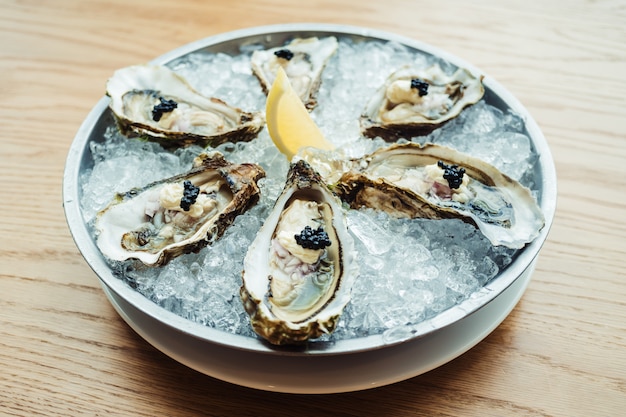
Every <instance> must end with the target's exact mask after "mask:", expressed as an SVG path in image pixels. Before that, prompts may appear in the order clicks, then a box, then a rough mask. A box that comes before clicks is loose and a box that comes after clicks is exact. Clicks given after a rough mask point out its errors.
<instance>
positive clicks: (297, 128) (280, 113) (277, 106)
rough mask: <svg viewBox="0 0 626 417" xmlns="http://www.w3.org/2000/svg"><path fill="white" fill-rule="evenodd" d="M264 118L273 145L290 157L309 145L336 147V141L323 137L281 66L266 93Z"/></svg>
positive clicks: (320, 147)
mask: <svg viewBox="0 0 626 417" xmlns="http://www.w3.org/2000/svg"><path fill="white" fill-rule="evenodd" d="M265 119H266V124H267V130H268V132H269V134H270V137H271V138H272V141H273V142H274V145H275V146H276V147H277V148H278V150H279V151H281V152H282V153H283V154H284V155H285V156H286V157H287V159H289V160H291V158H292V157H293V156H294V155H295V154H296V153H298V150H299V149H300V148H303V147H306V146H310V147H314V148H317V149H322V150H332V149H334V146H333V144H332V143H330V142H328V141H327V140H326V139H325V138H324V135H323V134H322V132H321V131H320V129H319V127H317V125H316V124H315V122H314V121H313V119H311V116H310V115H309V112H308V111H307V109H306V108H305V107H304V103H302V100H301V99H300V97H298V95H297V94H296V92H295V91H294V90H293V88H292V87H291V83H290V82H289V78H287V74H285V71H284V70H283V69H282V68H281V67H279V68H278V73H277V74H276V79H275V80H274V83H273V84H272V88H271V89H270V91H269V93H268V94H267V102H266V104H265Z"/></svg>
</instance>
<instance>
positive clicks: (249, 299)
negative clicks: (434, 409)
mask: <svg viewBox="0 0 626 417" xmlns="http://www.w3.org/2000/svg"><path fill="white" fill-rule="evenodd" d="M354 258H355V251H354V242H353V240H352V237H351V236H350V234H349V233H348V230H347V227H346V222H345V217H344V212H343V209H342V207H341V201H339V199H338V198H337V197H336V196H334V195H333V194H332V193H331V192H330V191H329V190H328V188H327V187H326V185H325V184H324V182H323V181H322V179H321V177H320V176H319V175H318V174H317V173H316V172H315V171H313V169H312V168H311V167H310V166H309V164H307V163H306V162H305V161H303V160H300V161H298V162H296V163H294V164H292V165H291V167H290V171H289V174H288V178H287V182H286V184H285V188H284V190H283V192H282V194H281V195H280V196H279V198H278V199H277V201H276V203H275V206H274V208H273V210H272V212H271V213H270V215H269V216H268V218H267V219H266V220H265V223H264V224H263V226H262V227H261V229H260V231H259V233H258V234H257V236H256V238H255V240H254V242H253V243H252V245H251V246H250V248H249V249H248V253H247V254H246V257H245V260H244V271H243V274H242V277H243V284H242V286H241V290H240V295H241V299H242V301H243V305H244V308H245V310H246V312H247V313H248V314H249V316H250V322H251V324H252V327H253V329H254V331H255V332H256V333H257V334H259V335H260V336H262V337H263V338H265V339H266V340H267V341H269V342H270V343H272V344H276V345H283V344H294V343H302V342H305V341H306V340H308V339H312V338H316V337H319V336H321V335H323V334H326V333H330V332H332V331H333V330H334V329H335V326H336V325H337V322H338V320H339V317H340V315H341V313H342V310H343V309H344V307H345V305H346V304H347V303H348V302H349V300H350V292H351V288H352V284H353V282H354V280H355V278H356V275H357V271H358V269H357V266H356V262H355V261H354Z"/></svg>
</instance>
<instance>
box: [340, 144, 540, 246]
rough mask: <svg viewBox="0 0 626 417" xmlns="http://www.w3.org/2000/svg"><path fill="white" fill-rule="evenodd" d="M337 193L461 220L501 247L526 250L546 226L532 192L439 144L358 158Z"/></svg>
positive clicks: (399, 210) (399, 212) (400, 213)
mask: <svg viewBox="0 0 626 417" xmlns="http://www.w3.org/2000/svg"><path fill="white" fill-rule="evenodd" d="M334 191H335V192H336V193H337V194H338V195H339V196H340V197H341V198H342V200H344V201H346V202H348V203H349V204H350V206H351V207H353V208H359V207H364V206H365V207H371V208H375V209H379V210H384V211H386V212H388V213H390V214H392V215H394V216H396V217H408V218H416V217H422V218H430V219H445V218H460V219H462V220H464V221H466V222H469V223H472V224H474V225H475V226H476V227H478V229H480V231H481V232H482V233H483V234H484V235H485V237H487V238H488V239H489V240H490V241H491V243H492V244H493V245H496V246H498V245H502V246H506V247H509V248H521V247H523V246H524V245H526V243H528V242H531V241H532V240H533V239H535V237H537V235H538V234H539V231H540V230H541V229H542V228H543V226H544V217H543V214H542V212H541V209H540V208H539V206H538V205H537V202H536V201H535V199H534V198H533V196H532V195H531V193H530V190H528V188H526V187H524V186H522V185H521V184H520V183H518V182H517V181H515V180H513V179H511V178H509V177H508V176H506V175H505V174H503V173H501V172H500V171H499V170H498V169H497V168H495V167H493V166H492V165H489V164H487V163H486V162H484V161H481V160H479V159H477V158H474V157H471V156H469V155H466V154H463V153H461V152H458V151H456V150H454V149H451V148H447V147H443V146H438V145H434V144H426V145H424V146H420V145H418V144H415V143H407V144H402V145H392V146H390V147H388V148H384V149H379V150H378V151H376V152H374V153H372V154H370V155H369V156H367V157H365V158H363V159H361V160H358V161H356V160H355V161H353V163H352V168H351V169H349V170H348V171H347V172H345V173H344V174H343V175H342V176H341V178H340V179H339V181H338V183H337V184H336V185H335V187H334Z"/></svg>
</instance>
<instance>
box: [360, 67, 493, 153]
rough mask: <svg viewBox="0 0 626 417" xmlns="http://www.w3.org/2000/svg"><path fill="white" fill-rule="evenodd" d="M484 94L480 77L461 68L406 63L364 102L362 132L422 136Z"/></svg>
mask: <svg viewBox="0 0 626 417" xmlns="http://www.w3.org/2000/svg"><path fill="white" fill-rule="evenodd" d="M484 93H485V89H484V87H483V84H482V76H481V77H479V78H476V77H474V76H473V75H472V74H471V73H470V72H469V71H467V70H465V69H463V68H460V69H458V70H457V71H456V72H454V74H452V75H448V74H446V73H445V72H444V71H443V70H442V69H441V67H440V66H439V65H437V64H435V65H433V66H431V67H429V68H427V69H415V68H412V67H410V66H405V67H402V68H400V69H399V70H398V71H396V72H394V73H393V74H391V75H390V76H389V77H388V78H387V80H386V81H385V83H384V85H383V86H382V87H380V89H378V91H377V92H376V93H375V94H374V95H373V96H372V98H371V99H370V101H369V102H368V103H367V105H366V107H365V110H364V111H363V114H362V115H361V118H360V123H361V131H362V132H363V134H364V135H365V136H368V137H376V136H380V137H382V138H383V139H385V140H387V141H395V140H396V139H398V138H400V137H405V138H411V137H413V136H418V135H425V134H428V133H430V132H431V131H432V130H434V129H435V128H437V127H439V126H441V125H442V124H443V123H445V122H447V121H448V120H450V119H453V118H455V117H456V116H458V115H459V113H460V112H461V111H462V110H463V109H464V108H465V107H467V106H469V105H471V104H474V103H476V102H478V101H479V100H480V99H481V98H482V96H483V95H484Z"/></svg>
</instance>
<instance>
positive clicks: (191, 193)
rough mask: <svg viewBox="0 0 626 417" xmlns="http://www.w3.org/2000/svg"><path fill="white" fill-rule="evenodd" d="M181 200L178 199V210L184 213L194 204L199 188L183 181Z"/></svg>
mask: <svg viewBox="0 0 626 417" xmlns="http://www.w3.org/2000/svg"><path fill="white" fill-rule="evenodd" d="M183 187H185V189H184V190H183V198H181V199H180V208H182V209H183V210H185V211H189V208H190V207H191V206H192V205H193V203H195V202H196V199H197V198H198V194H200V188H198V187H196V186H195V185H193V184H192V183H191V181H185V182H184V183H183Z"/></svg>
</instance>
